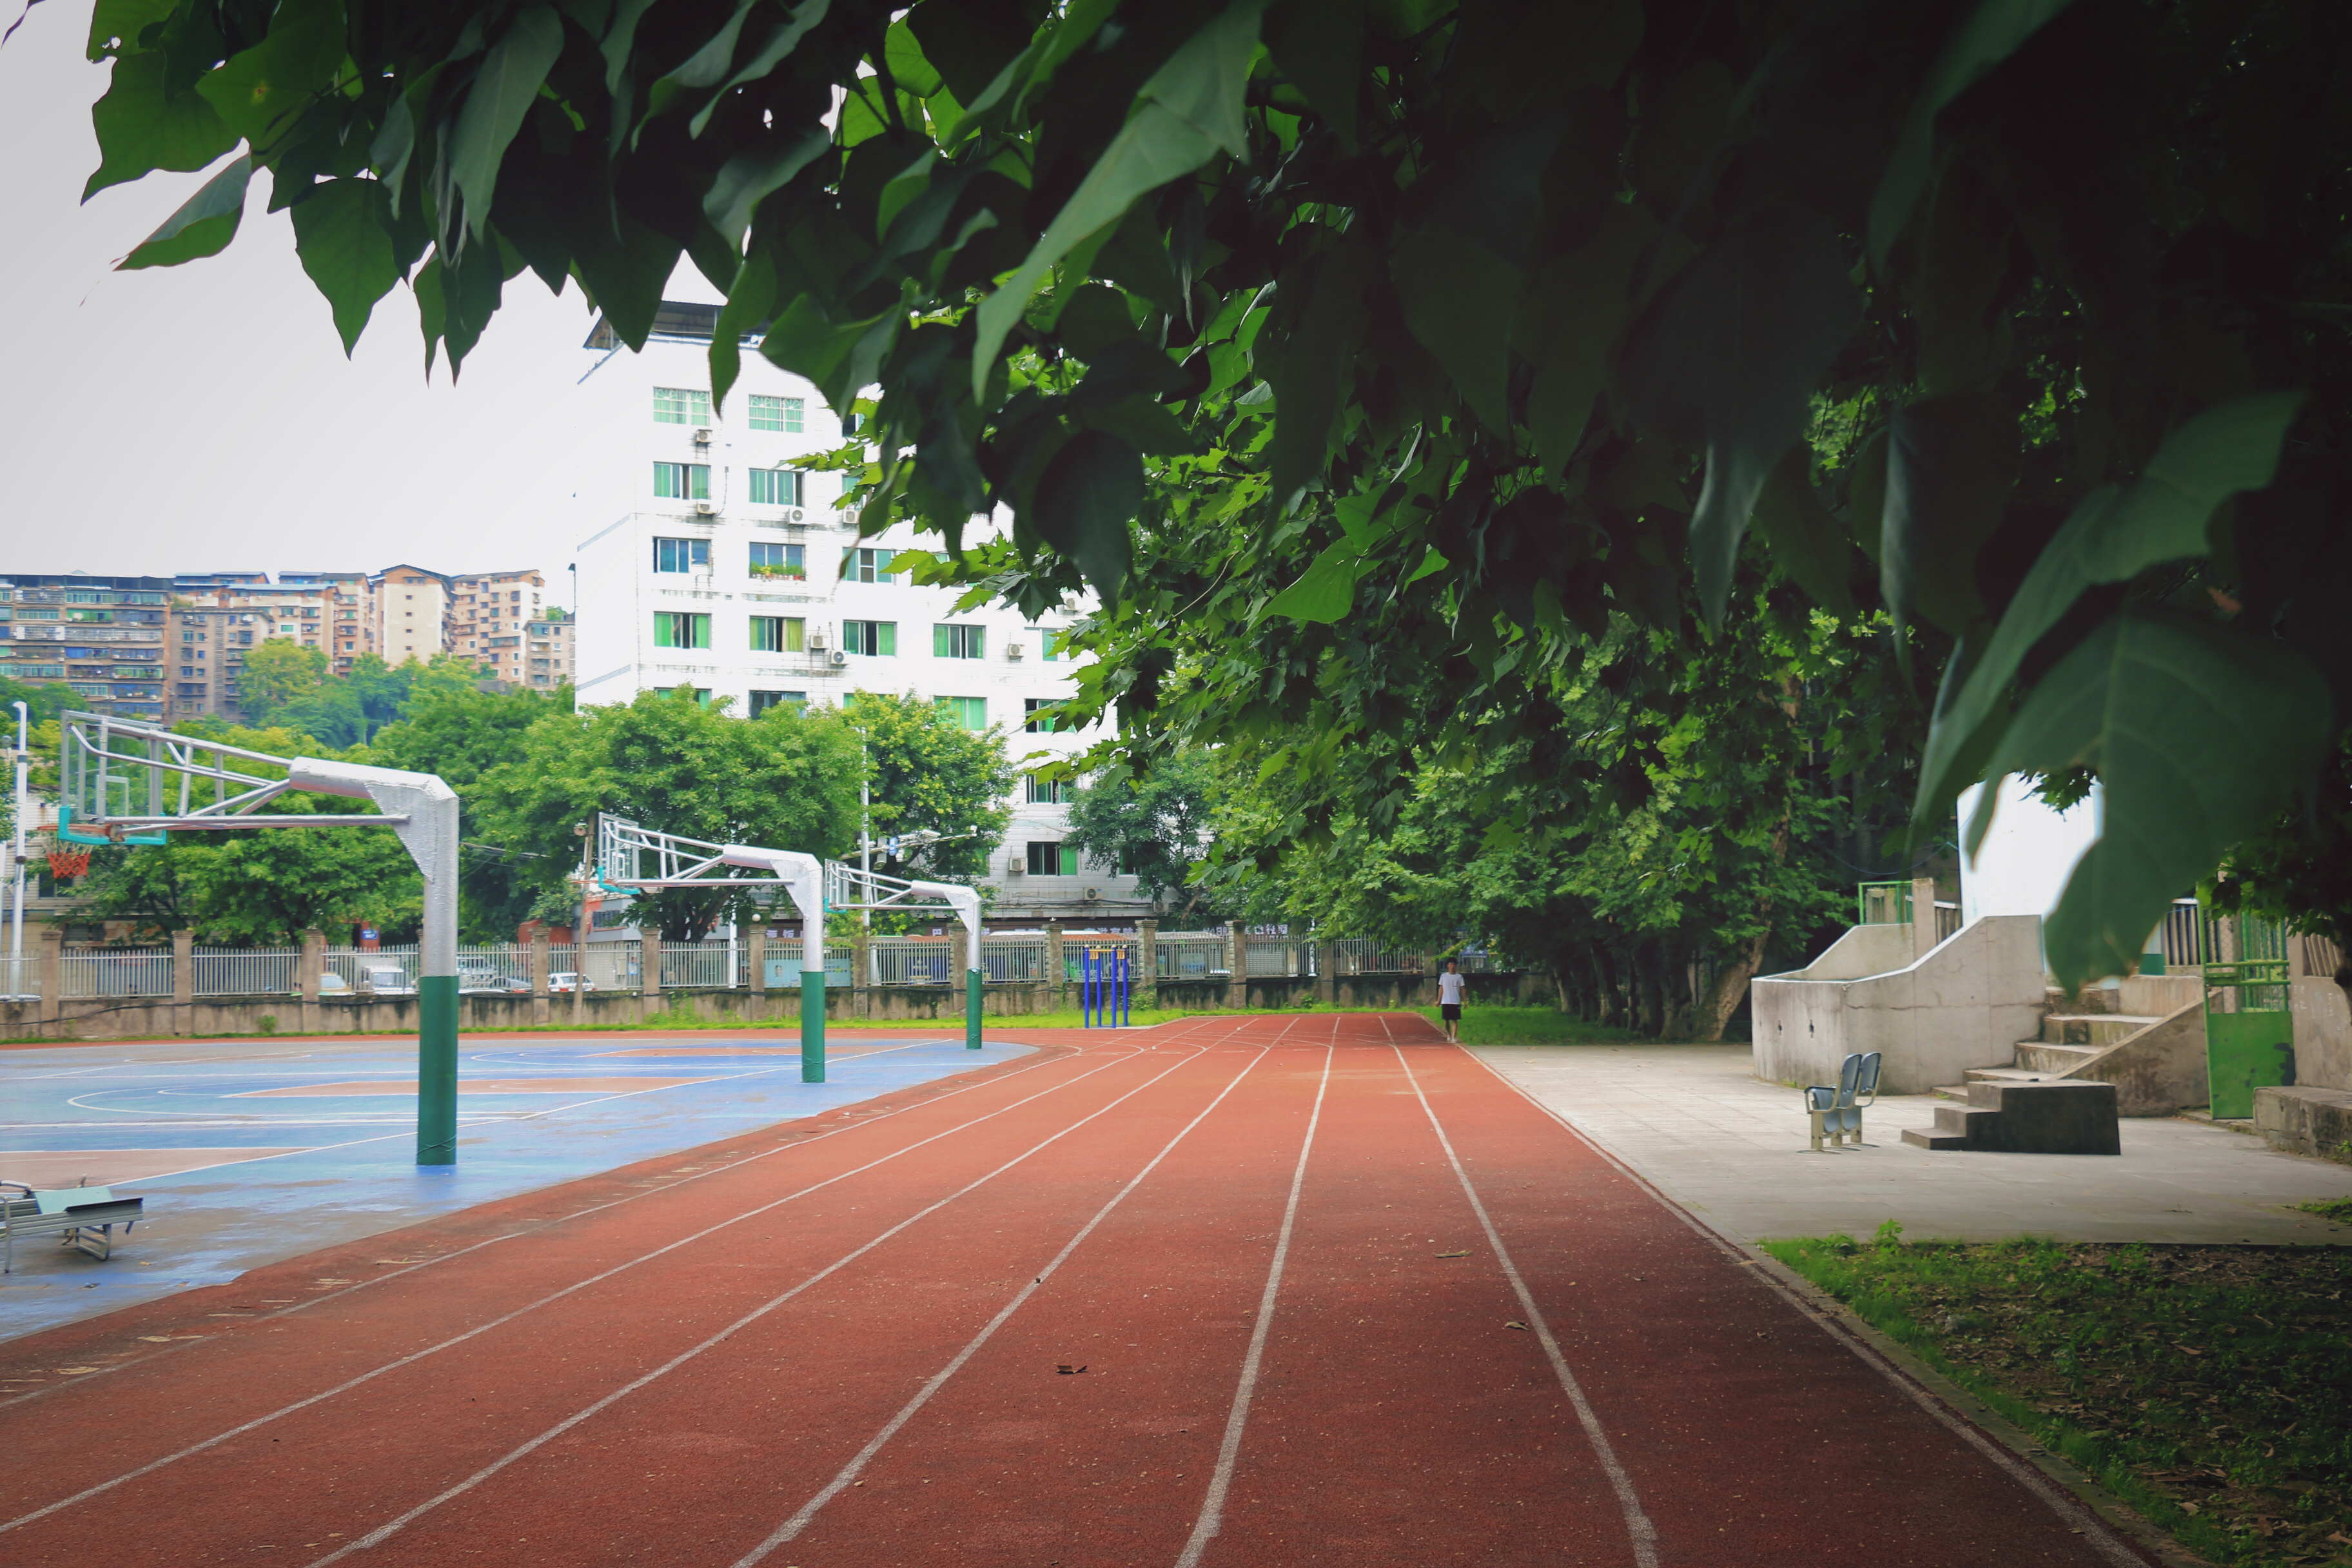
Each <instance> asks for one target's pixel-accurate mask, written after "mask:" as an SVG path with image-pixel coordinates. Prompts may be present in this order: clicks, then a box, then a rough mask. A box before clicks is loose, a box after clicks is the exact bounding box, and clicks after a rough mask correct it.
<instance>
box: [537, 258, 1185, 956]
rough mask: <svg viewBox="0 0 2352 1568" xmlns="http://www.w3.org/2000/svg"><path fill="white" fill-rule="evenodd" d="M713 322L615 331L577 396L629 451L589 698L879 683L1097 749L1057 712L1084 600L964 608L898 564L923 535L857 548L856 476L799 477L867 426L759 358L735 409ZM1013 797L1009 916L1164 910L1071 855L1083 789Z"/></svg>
mask: <svg viewBox="0 0 2352 1568" xmlns="http://www.w3.org/2000/svg"><path fill="white" fill-rule="evenodd" d="M717 320H718V310H717V307H715V306H709V305H697V304H688V303H679V302H666V303H665V304H664V305H663V307H662V309H661V312H660V314H659V316H658V317H657V318H656V324H655V328H654V333H653V336H652V337H651V338H650V339H649V340H648V341H647V342H646V347H645V350H644V352H643V353H636V354H629V353H624V352H620V350H619V346H618V343H617V341H616V340H615V339H614V337H613V336H612V334H611V332H610V331H609V330H608V329H607V328H606V327H605V326H604V322H603V321H601V320H600V321H598V322H597V326H596V330H595V331H594V332H593V333H592V334H591V335H590V337H589V339H588V342H587V343H586V345H585V346H586V347H587V348H588V349H589V350H591V351H592V352H594V353H598V354H599V355H600V356H601V357H600V358H599V359H598V360H597V361H595V362H594V363H593V364H592V365H591V366H590V367H589V373H588V374H586V375H585V376H583V379H582V383H581V395H582V396H583V398H585V399H586V400H587V404H588V407H587V410H586V411H585V412H586V416H587V417H590V418H592V419H593V420H595V421H596V422H597V423H598V426H599V429H600V431H601V432H604V433H607V438H606V439H604V440H603V441H602V442H601V443H600V445H601V447H603V449H604V450H607V451H610V452H612V453H613V454H614V459H613V466H612V467H611V468H609V469H608V470H607V471H605V472H604V474H603V475H601V476H596V477H594V478H593V479H591V481H590V482H591V483H593V484H595V485H597V486H598V487H599V488H600V489H601V490H602V491H603V492H604V493H608V494H611V495H612V496H613V497H614V510H613V512H612V513H610V514H608V515H610V516H611V517H612V521H609V522H608V523H606V524H605V526H604V527H603V528H602V529H601V530H600V531H597V532H595V533H594V534H593V535H592V536H591V537H589V538H588V539H586V540H584V541H583V542H582V543H581V545H580V547H579V551H578V570H579V574H580V633H579V636H580V647H578V649H577V651H576V655H575V657H576V658H577V661H578V670H579V679H578V680H577V682H576V685H577V688H578V691H579V697H580V700H581V701H582V702H583V703H599V702H626V701H629V700H632V699H634V698H635V696H636V694H637V693H638V692H640V691H645V690H656V691H662V690H668V689H673V688H676V687H679V686H685V687H688V688H691V689H693V690H694V691H695V693H696V694H697V695H698V697H700V698H702V699H703V700H707V701H719V700H724V701H726V702H727V703H728V705H729V709H730V711H732V712H736V713H741V714H746V715H753V714H758V713H761V712H763V711H765V710H767V709H768V708H770V707H772V706H773V705H775V704H777V703H784V702H793V703H835V704H838V703H841V702H844V701H846V700H849V699H850V698H851V697H852V695H853V694H854V693H856V691H858V690H860V689H865V690H869V691H887V692H894V693H909V692H911V693H914V694H916V695H918V696H921V697H927V698H929V699H930V700H933V701H934V702H936V703H938V704H939V705H940V708H941V709H942V710H945V711H947V712H948V713H949V714H950V715H951V716H952V717H953V718H954V720H955V721H956V722H958V723H960V724H962V725H964V726H966V727H967V728H969V729H972V730H985V729H988V728H990V727H991V726H1002V727H1003V729H1004V730H1005V731H1007V732H1008V747H1007V749H1008V751H1009V752H1011V754H1012V756H1013V758H1014V760H1015V761H1016V762H1019V761H1022V760H1023V759H1024V758H1034V759H1038V760H1044V759H1049V758H1054V757H1061V756H1067V755H1071V754H1074V753H1076V752H1078V751H1080V750H1083V749H1084V747H1085V745H1086V744H1087V737H1085V736H1081V735H1076V734H1071V733H1069V732H1067V731H1056V729H1055V726H1054V722H1053V720H1052V718H1051V716H1050V715H1049V714H1046V713H1044V712H1041V711H1040V710H1045V709H1047V708H1050V706H1051V705H1052V704H1053V703H1054V702H1055V701H1056V700H1060V699H1062V698H1065V697H1067V696H1070V695H1072V694H1073V693H1074V691H1075V690H1076V684H1075V682H1074V680H1073V679H1072V666H1071V664H1070V661H1069V658H1068V656H1067V653H1066V650H1065V648H1064V647H1063V646H1062V639H1063V637H1065V636H1066V632H1067V629H1068V627H1069V625H1070V623H1071V622H1072V621H1074V620H1075V619H1076V617H1077V616H1078V615H1079V614H1080V613H1082V611H1083V609H1084V607H1085V606H1084V605H1080V604H1076V603H1072V604H1069V605H1065V606H1063V607H1062V608H1061V609H1060V610H1058V611H1056V612H1055V613H1051V614H1048V615H1045V616H1041V617H1039V618H1038V619H1037V620H1035V621H1030V620H1027V619H1024V617H1022V616H1019V615H1018V614H1016V613H1014V612H1013V611H1010V610H1006V609H1003V608H1001V607H997V606H985V607H982V608H980V609H975V610H968V611H960V610H958V609H957V608H956V607H955V606H956V601H957V599H958V598H959V597H960V596H961V591H960V590H955V589H947V588H919V587H916V586H914V585H913V584H911V583H910V582H909V581H908V575H907V574H906V573H905V572H904V571H902V570H898V569H896V567H895V566H894V558H895V556H896V554H897V552H898V551H901V550H905V549H908V548H911V547H913V546H915V544H916V542H917V541H916V539H915V537H914V535H913V533H912V531H911V530H908V529H905V528H903V527H901V528H898V529H893V530H892V531H889V532H888V533H886V534H884V535H882V536H880V537H878V538H874V539H860V538H858V537H857V530H856V519H855V518H854V516H853V515H851V514H850V513H847V512H844V511H837V510H835V502H837V501H838V500H840V498H841V495H842V491H843V489H845V486H844V484H843V482H842V477H841V476H840V475H837V474H835V473H829V472H810V471H805V470H803V469H800V468H791V467H788V466H787V465H788V464H789V463H790V462H791V460H792V459H793V458H803V457H806V456H809V455H810V454H813V453H819V452H824V451H827V450H830V449H833V448H835V447H840V446H841V445H842V444H843V443H844V441H845V439H846V438H847V437H848V434H849V433H848V432H846V431H845V428H844V426H843V423H842V419H841V416H839V415H837V414H836V413H835V412H834V411H833V410H831V409H829V408H827V407H826V406H825V405H824V400H823V398H822V397H820V396H819V395H818V393H817V390H816V388H815V387H814V385H812V384H810V383H808V382H806V381H804V380H803V379H802V378H800V377H799V376H796V375H793V374H789V373H787V372H785V371H782V370H780V369H778V368H777V367H776V366H774V365H773V364H771V363H768V362H767V361H766V360H764V359H762V358H761V357H760V356H759V355H758V354H757V353H751V352H749V350H748V349H747V352H746V353H744V355H743V360H742V373H741V378H740V380H739V381H738V382H737V383H736V384H735V387H734V389H733V390H732V391H731V392H730V394H729V395H728V399H727V402H726V405H725V406H724V408H723V409H722V408H719V407H714V406H713V405H712V402H711V398H710V392H709V387H710V379H709V362H708V358H707V355H708V353H709V344H710V336H711V332H712V331H713V330H714V328H715V327H716V324H717ZM588 491H589V486H588V485H584V484H583V493H588ZM975 526H976V528H977V527H984V526H985V524H984V523H978V524H976V525H975ZM1012 804H1013V826H1012V827H1011V829H1010V830H1009V832H1008V834H1007V837H1006V841H1005V843H1004V844H1003V845H1002V846H1001V847H999V849H998V850H997V853H996V856H995V858H994V861H993V863H992V866H991V868H990V875H989V878H988V881H989V883H990V884H991V886H992V889H993V890H994V894H995V901H994V906H993V907H994V910H995V911H996V912H997V913H998V914H999V915H1001V916H1003V917H1004V918H1005V919H1006V920H1008V921H1014V920H1025V921H1039V920H1051V919H1060V920H1087V921H1099V920H1103V919H1106V918H1108V919H1122V918H1123V919H1126V920H1132V919H1133V918H1135V917H1136V916H1138V915H1148V914H1150V905H1149V904H1148V902H1146V901H1144V900H1140V899H1139V898H1138V897H1137V895H1136V892H1135V884H1134V880H1133V879H1131V878H1128V877H1121V876H1118V875H1117V874H1116V873H1115V872H1114V871H1113V869H1112V868H1109V867H1106V866H1097V865H1093V864H1090V863H1085V862H1083V861H1082V858H1081V857H1080V856H1079V855H1078V854H1077V853H1076V850H1075V849H1074V848H1071V847H1066V845H1065V843H1064V841H1063V840H1064V837H1065V834H1066V826H1067V822H1068V807H1067V805H1066V786H1058V785H1055V784H1050V783H1048V782H1046V781H1044V780H1040V779H1036V778H1034V777H1028V778H1024V781H1023V784H1022V787H1021V791H1020V793H1019V794H1018V795H1016V796H1015V797H1014V799H1013V803H1012Z"/></svg>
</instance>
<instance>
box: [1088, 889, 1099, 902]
mask: <svg viewBox="0 0 2352 1568" xmlns="http://www.w3.org/2000/svg"><path fill="white" fill-rule="evenodd" d="M1101 897H1102V889H1100V888H1088V889H1087V902H1088V903H1090V904H1091V903H1093V902H1094V901H1095V900H1097V899H1099V898H1101Z"/></svg>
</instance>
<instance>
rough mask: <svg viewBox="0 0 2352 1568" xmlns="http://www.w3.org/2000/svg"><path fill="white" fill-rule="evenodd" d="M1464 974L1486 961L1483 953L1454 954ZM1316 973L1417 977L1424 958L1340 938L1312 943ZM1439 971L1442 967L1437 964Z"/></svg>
mask: <svg viewBox="0 0 2352 1568" xmlns="http://www.w3.org/2000/svg"><path fill="white" fill-rule="evenodd" d="M1456 956H1457V957H1458V958H1459V959H1460V960H1461V962H1462V967H1463V969H1464V971H1465V972H1468V971H1469V970H1470V963H1471V961H1472V960H1473V959H1474V958H1475V960H1477V961H1478V962H1480V963H1484V962H1486V954H1485V953H1463V954H1457V955H1456ZM1315 960H1316V973H1318V974H1331V975H1346V974H1419V973H1423V964H1424V963H1425V959H1424V956H1423V954H1422V953H1420V952H1415V951H1414V950H1413V949H1412V948H1407V947H1396V946H1392V945H1391V944H1390V943H1388V942H1373V941H1370V940H1368V939H1366V938H1362V937H1341V938H1339V940H1337V941H1333V942H1317V943H1316V944H1315ZM1438 967H1440V968H1444V964H1443V963H1440V964H1439V965H1438Z"/></svg>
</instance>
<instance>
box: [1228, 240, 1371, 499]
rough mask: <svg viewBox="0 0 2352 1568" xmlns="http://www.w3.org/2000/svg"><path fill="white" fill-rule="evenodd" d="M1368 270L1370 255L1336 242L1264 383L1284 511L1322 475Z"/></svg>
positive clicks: (1353, 348)
mask: <svg viewBox="0 0 2352 1568" xmlns="http://www.w3.org/2000/svg"><path fill="white" fill-rule="evenodd" d="M1372 266H1373V260H1372V253H1371V248H1370V247H1369V246H1366V245H1363V244H1360V243H1358V242H1355V241H1342V242H1341V243H1340V244H1339V247H1337V248H1335V249H1334V250H1332V251H1331V252H1330V253H1329V254H1328V255H1327V256H1325V257H1324V258H1323V262H1322V265H1321V267H1320V268H1318V269H1317V271H1316V272H1315V274H1314V284H1313V286H1312V287H1311V288H1309V289H1307V309H1306V310H1305V311H1304V313H1303V314H1302V315H1301V317H1300V319H1299V322H1298V326H1297V330H1296V331H1293V332H1292V333H1291V334H1290V341H1289V342H1286V343H1285V344H1284V345H1283V350H1282V361H1281V363H1280V364H1279V366H1278V367H1277V368H1276V371H1275V376H1274V381H1273V382H1272V383H1271V385H1272V387H1273V395H1274V400H1275V406H1276V409H1277V410H1279V412H1278V414H1277V415H1276V419H1275V422H1274V448H1273V452H1272V454H1271V457H1272V465H1273V474H1274V499H1275V501H1276V504H1277V505H1278V506H1285V507H1286V506H1288V505H1289V504H1290V500H1291V498H1293V497H1294V496H1296V495H1297V493H1298V491H1299V489H1301V488H1302V487H1303V486H1305V485H1306V484H1307V481H1308V480H1310V479H1314V478H1315V477H1316V476H1317V475H1318V474H1320V473H1321V472H1322V471H1323V463H1324V457H1325V454H1326V453H1327V452H1328V450H1329V449H1330V445H1331V428H1332V426H1333V425H1334V424H1335V423H1336V422H1337V421H1338V419H1339V408H1340V405H1341V404H1342V403H1343V402H1344V401H1345V400H1346V395H1347V390H1348V387H1349V374H1348V371H1349V364H1350V363H1352V362H1353V360H1354V358H1355V352H1356V343H1357V341H1358V338H1359V336H1360V334H1361V333H1362V331H1363V327H1364V291H1365V289H1368V288H1370V285H1371V280H1372ZM1244 400H1245V399H1244Z"/></svg>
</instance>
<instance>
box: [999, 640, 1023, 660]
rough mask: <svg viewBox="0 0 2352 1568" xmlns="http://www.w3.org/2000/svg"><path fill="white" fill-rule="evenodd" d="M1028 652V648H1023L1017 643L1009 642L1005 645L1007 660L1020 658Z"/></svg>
mask: <svg viewBox="0 0 2352 1568" xmlns="http://www.w3.org/2000/svg"><path fill="white" fill-rule="evenodd" d="M1027 651H1028V650H1027V649H1026V648H1024V647H1022V646H1021V645H1020V644H1019V643H1017V642H1009V643H1006V644H1005V645H1004V657H1005V658H1020V657H1021V656H1022V655H1023V654H1024V653H1025V652H1027Z"/></svg>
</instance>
